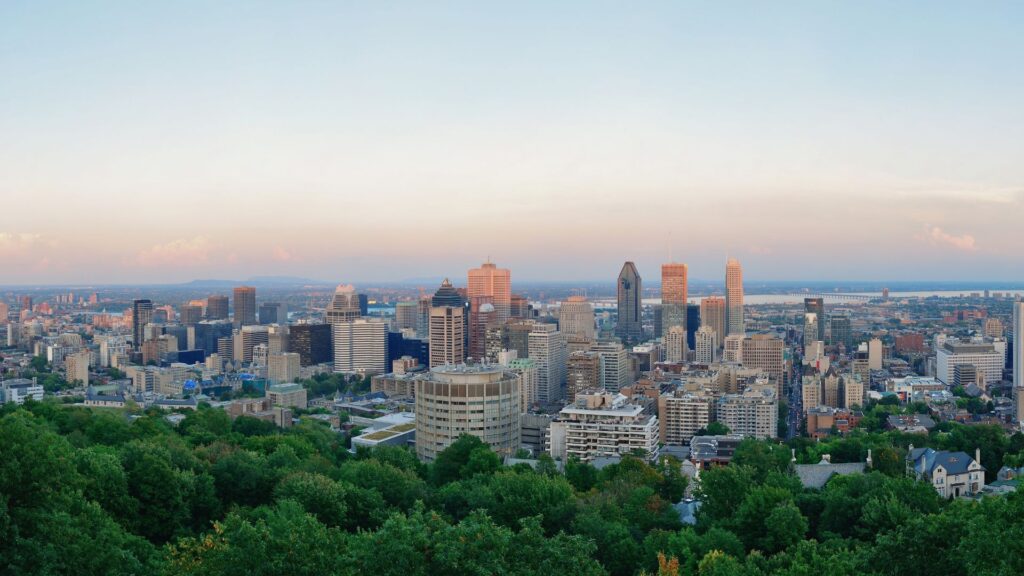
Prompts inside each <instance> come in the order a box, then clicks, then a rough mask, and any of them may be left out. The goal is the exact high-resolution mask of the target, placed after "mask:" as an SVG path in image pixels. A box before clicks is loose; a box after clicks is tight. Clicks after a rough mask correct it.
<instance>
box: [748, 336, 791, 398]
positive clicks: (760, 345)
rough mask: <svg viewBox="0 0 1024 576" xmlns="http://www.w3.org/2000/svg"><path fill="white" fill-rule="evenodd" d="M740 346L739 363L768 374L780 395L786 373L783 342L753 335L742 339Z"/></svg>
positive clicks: (769, 337) (772, 337) (771, 337)
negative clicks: (741, 347) (741, 348)
mask: <svg viewBox="0 0 1024 576" xmlns="http://www.w3.org/2000/svg"><path fill="white" fill-rule="evenodd" d="M742 346H743V351H742V353H741V359H740V362H741V363H742V364H743V365H744V366H746V367H747V368H760V369H761V370H763V371H764V372H765V373H766V374H768V375H769V376H770V377H771V378H772V380H773V381H774V382H775V385H776V386H777V389H778V390H777V391H778V392H779V394H780V395H781V393H782V385H783V383H784V381H785V373H786V360H785V347H786V346H785V342H783V341H782V339H781V338H777V337H775V336H772V335H770V334H754V335H753V336H749V337H747V338H744V339H743V344H742Z"/></svg>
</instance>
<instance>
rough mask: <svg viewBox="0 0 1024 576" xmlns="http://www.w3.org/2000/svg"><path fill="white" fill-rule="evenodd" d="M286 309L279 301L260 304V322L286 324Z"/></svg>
mask: <svg viewBox="0 0 1024 576" xmlns="http://www.w3.org/2000/svg"><path fill="white" fill-rule="evenodd" d="M287 323H288V311H287V309H286V308H285V305H284V304H282V303H281V302H264V303H263V304H260V324H287Z"/></svg>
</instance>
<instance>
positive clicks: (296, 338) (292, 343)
mask: <svg viewBox="0 0 1024 576" xmlns="http://www.w3.org/2000/svg"><path fill="white" fill-rule="evenodd" d="M288 349H289V350H290V351H291V352H295V353H297V354H298V355H299V364H300V365H302V366H312V365H313V364H324V363H326V362H330V361H331V360H332V359H333V355H334V348H333V347H332V345H331V325H330V324H295V325H293V326H291V327H290V328H289V329H288Z"/></svg>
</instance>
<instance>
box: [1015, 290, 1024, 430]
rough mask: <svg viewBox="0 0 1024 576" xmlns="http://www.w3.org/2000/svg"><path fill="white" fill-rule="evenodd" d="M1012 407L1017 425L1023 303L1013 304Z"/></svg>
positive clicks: (1023, 372)
mask: <svg viewBox="0 0 1024 576" xmlns="http://www.w3.org/2000/svg"><path fill="white" fill-rule="evenodd" d="M1013 405H1014V412H1015V413H1016V419H1017V423H1020V422H1024V302H1022V301H1020V300H1018V301H1016V302H1014V303H1013Z"/></svg>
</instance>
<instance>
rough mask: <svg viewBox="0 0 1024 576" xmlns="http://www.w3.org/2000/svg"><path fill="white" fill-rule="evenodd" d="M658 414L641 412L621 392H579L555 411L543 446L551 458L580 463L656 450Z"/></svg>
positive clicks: (640, 408) (636, 405)
mask: <svg viewBox="0 0 1024 576" xmlns="http://www.w3.org/2000/svg"><path fill="white" fill-rule="evenodd" d="M658 438H659V427H658V417H657V416H653V415H650V414H645V413H644V409H643V406H641V405H639V404H633V403H631V402H630V401H629V399H628V398H626V397H625V396H623V395H622V394H615V393H606V392H602V393H596V394H582V395H580V396H578V397H577V398H576V401H575V402H574V403H572V404H570V405H568V406H566V407H565V408H562V410H561V411H560V412H559V413H558V418H556V419H555V420H554V421H553V422H551V427H550V429H549V430H548V437H547V449H548V452H549V453H550V454H551V456H552V457H553V458H555V459H560V460H562V461H566V460H567V459H569V458H572V457H576V458H579V459H580V460H581V461H583V462H589V461H591V460H593V459H595V458H601V457H613V456H622V455H624V454H629V453H631V452H633V451H634V450H639V451H641V452H642V453H643V454H645V455H646V457H647V458H649V459H653V458H654V457H655V456H657V453H658Z"/></svg>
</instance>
